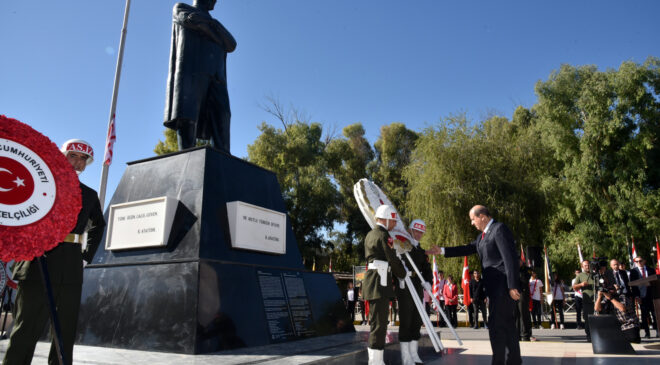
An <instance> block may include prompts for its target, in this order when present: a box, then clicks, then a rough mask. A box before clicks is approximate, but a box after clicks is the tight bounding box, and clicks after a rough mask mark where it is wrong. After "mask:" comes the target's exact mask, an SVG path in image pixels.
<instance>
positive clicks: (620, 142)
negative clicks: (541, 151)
mask: <svg viewBox="0 0 660 365" xmlns="http://www.w3.org/2000/svg"><path fill="white" fill-rule="evenodd" d="M536 93H537V95H538V99H539V101H538V103H537V104H536V105H535V106H534V108H533V113H534V114H535V115H536V119H537V124H536V128H537V131H538V133H539V134H540V135H541V136H542V141H543V143H544V144H546V145H547V146H548V147H549V148H550V149H551V150H552V153H553V158H554V159H555V160H556V161H557V163H558V164H559V166H560V170H559V172H558V173H556V174H553V175H551V176H548V177H547V179H546V180H545V181H544V184H545V185H553V186H556V187H558V189H559V190H560V191H561V194H556V195H553V197H554V200H553V202H552V207H553V209H552V211H551V212H550V213H551V218H550V224H549V232H548V240H549V241H550V242H552V243H554V245H552V250H550V251H554V253H555V254H561V253H562V252H567V251H569V250H571V251H572V252H575V251H574V250H575V245H576V243H578V242H579V243H581V244H582V247H584V249H585V250H587V251H588V252H591V250H592V249H595V251H596V254H597V255H598V256H609V257H616V258H620V259H624V258H625V257H627V255H626V247H625V246H626V243H625V242H626V239H627V238H628V237H629V236H631V235H634V236H635V237H647V238H652V237H653V234H654V233H655V232H657V231H658V229H660V217H659V216H658V212H660V195H659V192H658V187H659V185H660V144H659V143H658V136H659V135H660V133H659V132H660V102H659V100H660V60H659V59H657V58H649V59H648V60H647V61H646V62H645V63H644V64H643V65H639V64H635V63H633V62H624V63H622V64H621V66H620V67H619V69H618V70H612V69H610V70H606V71H599V70H598V69H597V68H596V67H595V66H582V67H573V66H569V65H562V66H561V68H560V69H559V70H558V71H555V72H553V73H552V74H551V75H550V77H549V79H548V80H547V81H543V82H539V83H537V85H536ZM647 249H648V248H647ZM642 250H645V248H642Z"/></svg>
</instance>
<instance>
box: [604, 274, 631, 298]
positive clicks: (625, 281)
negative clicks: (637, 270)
mask: <svg viewBox="0 0 660 365" xmlns="http://www.w3.org/2000/svg"><path fill="white" fill-rule="evenodd" d="M607 272H608V273H611V275H612V278H611V279H610V280H612V282H613V283H614V284H617V285H618V282H617V281H616V274H615V273H614V271H610V270H608V271H607ZM618 273H619V277H621V281H623V287H624V288H625V291H626V296H627V297H632V296H633V289H632V288H631V287H630V285H629V283H630V281H629V280H628V274H627V273H626V272H625V271H623V270H619V271H618Z"/></svg>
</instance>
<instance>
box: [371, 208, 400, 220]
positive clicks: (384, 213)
mask: <svg viewBox="0 0 660 365" xmlns="http://www.w3.org/2000/svg"><path fill="white" fill-rule="evenodd" d="M376 218H381V219H396V218H397V214H396V210H394V208H393V207H392V206H391V205H387V204H384V205H381V206H380V207H378V209H376Z"/></svg>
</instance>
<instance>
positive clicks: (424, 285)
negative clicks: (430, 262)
mask: <svg viewBox="0 0 660 365" xmlns="http://www.w3.org/2000/svg"><path fill="white" fill-rule="evenodd" d="M422 286H423V287H424V289H426V291H428V292H429V293H433V288H432V287H431V284H429V282H428V281H425V282H423V283H422Z"/></svg>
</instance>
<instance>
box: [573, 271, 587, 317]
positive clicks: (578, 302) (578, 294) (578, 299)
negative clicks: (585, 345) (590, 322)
mask: <svg viewBox="0 0 660 365" xmlns="http://www.w3.org/2000/svg"><path fill="white" fill-rule="evenodd" d="M580 272H581V270H579V269H578V270H575V278H573V280H571V288H572V287H573V285H575V279H576V278H577V276H578V275H580ZM574 293H575V294H574V297H573V300H574V301H575V313H576V316H577V318H576V323H577V329H582V328H583V327H584V326H583V325H582V290H581V289H577V290H574ZM585 320H586V318H585Z"/></svg>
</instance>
